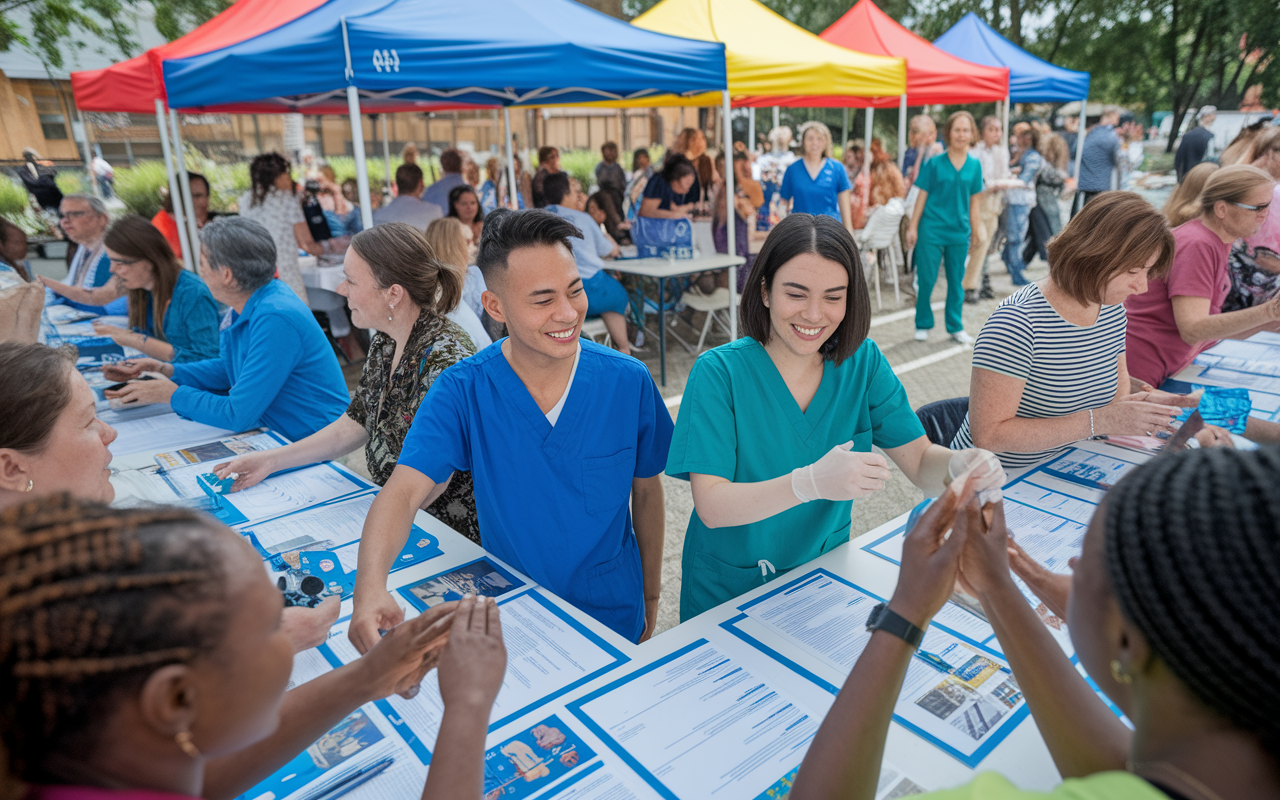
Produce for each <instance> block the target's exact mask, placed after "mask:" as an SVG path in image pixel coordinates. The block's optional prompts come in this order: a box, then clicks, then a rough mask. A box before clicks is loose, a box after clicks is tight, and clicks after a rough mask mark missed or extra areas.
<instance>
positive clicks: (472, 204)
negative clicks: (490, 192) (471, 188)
mask: <svg viewBox="0 0 1280 800" xmlns="http://www.w3.org/2000/svg"><path fill="white" fill-rule="evenodd" d="M454 208H456V209H457V210H458V219H460V220H462V221H463V222H465V223H467V224H468V225H470V224H471V222H472V221H473V220H474V219H475V218H476V214H478V213H480V201H479V200H478V199H476V195H475V192H463V193H462V194H460V195H458V199H457V201H456V202H455V203H454Z"/></svg>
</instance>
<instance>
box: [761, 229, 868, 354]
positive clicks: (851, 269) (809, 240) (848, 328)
mask: <svg viewBox="0 0 1280 800" xmlns="http://www.w3.org/2000/svg"><path fill="white" fill-rule="evenodd" d="M806 253H815V254H817V255H819V256H821V257H823V258H825V259H827V260H829V261H834V262H836V263H837V264H839V265H841V266H842V267H844V269H845V272H846V273H848V275H849V288H848V289H847V290H846V292H845V307H844V319H843V320H841V322H840V326H839V327H838V328H836V330H835V333H833V334H831V336H830V337H829V338H828V339H827V340H826V341H825V342H823V343H822V347H821V349H820V352H821V353H822V357H823V358H824V359H826V360H827V361H834V362H836V366H839V365H840V364H841V363H842V362H843V361H844V360H845V359H846V358H848V357H849V356H851V355H853V354H854V353H855V352H857V350H858V348H859V347H861V346H862V343H863V341H865V340H866V338H867V332H868V331H870V330H871V295H870V293H868V291H867V279H866V276H864V275H863V274H862V259H861V258H860V257H859V256H858V246H857V245H856V244H855V243H854V241H853V236H852V235H850V233H849V231H847V230H845V227H844V226H843V225H841V224H840V223H839V222H836V221H835V220H834V219H832V218H831V217H828V216H826V215H822V214H819V215H816V216H815V215H813V214H789V215H787V216H786V217H785V218H784V219H783V220H782V221H781V222H779V223H778V224H777V225H776V226H775V227H774V229H773V231H772V232H771V233H770V234H769V238H768V239H766V240H765V242H764V246H763V247H762V248H760V254H759V255H757V256H756V263H755V265H754V266H753V267H752V268H751V275H750V276H749V277H748V278H747V285H746V286H745V287H743V289H742V301H741V305H740V306H739V311H738V315H739V317H740V318H741V320H742V332H743V333H744V334H746V335H747V336H750V337H751V338H753V339H755V340H756V341H758V342H760V344H768V343H769V337H770V335H771V334H772V332H773V326H772V324H771V323H770V316H769V307H768V306H766V305H765V304H764V298H765V295H767V294H768V293H769V292H770V291H771V290H772V289H773V276H774V275H776V274H777V273H778V270H779V269H780V268H781V267H782V265H783V264H786V263H787V262H788V261H790V260H791V259H793V258H796V257H797V256H802V255H804V254H806Z"/></svg>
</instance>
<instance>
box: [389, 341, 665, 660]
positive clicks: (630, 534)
mask: <svg viewBox="0 0 1280 800" xmlns="http://www.w3.org/2000/svg"><path fill="white" fill-rule="evenodd" d="M671 430H672V425H671V415H670V414H669V413H668V412H667V408H666V406H665V405H664V404H663V401H662V396H661V395H660V394H659V393H658V388H657V386H656V385H654V382H653V378H652V376H650V375H649V370H648V369H647V368H646V367H645V366H644V365H643V364H641V363H640V362H639V361H636V360H635V359H634V358H631V357H630V356H624V355H622V354H621V353H618V352H616V351H614V350H610V349H608V348H605V347H601V346H600V345H597V344H595V343H594V342H590V341H587V340H583V341H582V345H581V351H580V352H579V355H578V364H577V372H576V374H575V375H574V377H573V380H572V383H571V384H570V387H569V392H568V396H567V397H566V398H565V403H564V408H563V410H562V411H561V413H560V416H559V419H558V420H557V421H556V424H555V425H554V426H553V425H552V424H551V423H550V422H549V421H548V420H547V417H546V414H544V413H543V411H542V409H541V408H539V407H538V404H537V402H535V401H534V399H533V397H532V395H530V394H529V390H528V389H527V388H525V385H524V383H523V382H522V381H521V380H520V377H519V376H518V375H516V373H515V371H514V370H512V368H511V365H510V364H509V363H508V362H507V359H506V357H505V356H503V354H502V341H497V342H494V343H493V344H492V345H491V346H489V347H487V348H485V349H484V350H483V351H481V352H480V353H477V354H476V355H475V356H472V357H471V358H468V359H466V360H464V361H460V362H458V363H457V364H455V365H453V366H452V367H450V368H449V369H447V370H445V371H444V372H443V373H441V375H440V377H439V378H437V379H436V382H435V383H434V384H433V385H432V387H431V391H430V392H428V393H427V395H426V398H425V399H424V400H423V401H422V405H421V406H420V407H419V408H418V413H417V416H416V417H415V418H414V421H413V425H412V427H410V429H409V434H408V436H406V438H405V442H404V447H403V449H402V450H401V453H400V461H399V465H400V466H407V467H410V468H412V469H415V470H417V471H418V472H421V473H422V474H424V475H426V476H427V477H429V478H430V479H431V480H433V481H436V482H437V483H439V482H442V481H444V480H445V479H447V478H448V477H449V475H450V473H452V472H453V471H455V470H470V472H471V475H472V479H473V482H474V484H475V498H476V514H477V517H478V518H479V521H480V537H481V544H482V545H483V546H484V548H485V550H488V551H489V552H490V553H492V554H493V555H495V556H497V557H498V558H500V559H502V560H503V561H506V562H507V563H508V564H510V565H511V566H513V567H515V568H516V569H518V570H520V571H521V572H524V573H525V574H526V575H528V576H529V577H531V578H533V579H534V580H535V581H537V582H538V583H540V584H542V585H543V586H545V587H547V588H548V589H549V590H550V591H552V592H554V593H556V594H558V595H560V596H561V597H563V598H564V599H565V600H568V601H569V602H570V603H572V604H574V605H575V606H577V607H578V608H580V609H582V610H583V611H585V612H586V613H588V614H590V615H591V616H592V617H594V618H595V619H597V620H599V621H600V622H602V623H604V624H605V625H607V626H609V627H610V628H611V629H613V630H614V631H616V632H617V633H618V634H619V635H622V636H625V637H627V638H628V639H630V640H631V641H635V640H636V639H638V638H639V636H640V634H641V633H642V632H643V630H644V585H643V576H642V572H641V568H640V554H639V549H638V547H637V544H636V537H635V532H634V530H633V529H632V526H631V511H630V499H631V481H632V479H633V478H650V477H653V476H654V475H657V474H659V473H660V472H661V471H662V467H663V465H664V464H665V463H666V458H667V449H668V446H669V444H670V442H671Z"/></svg>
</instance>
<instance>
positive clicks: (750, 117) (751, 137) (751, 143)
mask: <svg viewBox="0 0 1280 800" xmlns="http://www.w3.org/2000/svg"><path fill="white" fill-rule="evenodd" d="M755 149H756V107H755V106H752V107H751V108H748V109H747V150H748V151H750V152H755Z"/></svg>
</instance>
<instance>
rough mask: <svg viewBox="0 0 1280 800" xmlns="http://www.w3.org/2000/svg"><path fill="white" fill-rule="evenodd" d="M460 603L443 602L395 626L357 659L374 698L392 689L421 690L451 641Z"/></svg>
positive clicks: (411, 693) (411, 694)
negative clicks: (419, 687)
mask: <svg viewBox="0 0 1280 800" xmlns="http://www.w3.org/2000/svg"><path fill="white" fill-rule="evenodd" d="M458 605H459V604H458V603H441V604H440V605H438V606H433V607H431V608H429V609H427V610H426V611H424V612H422V613H421V614H419V615H418V616H416V617H414V618H413V619H411V620H409V621H408V622H405V623H403V624H400V625H397V626H395V627H394V628H392V629H391V630H390V631H388V632H387V635H386V636H383V637H382V638H381V639H379V640H378V642H377V644H375V645H374V646H373V647H371V648H369V652H367V653H365V654H364V656H363V657H361V658H360V660H359V661H358V662H356V663H358V664H360V665H361V666H362V668H363V670H364V672H365V676H364V678H363V680H364V681H366V685H367V686H369V692H370V697H371V698H372V699H375V700H381V699H382V698H384V697H386V696H388V695H390V694H391V693H392V692H395V693H396V694H399V695H400V696H401V697H404V698H406V699H411V698H413V697H414V696H415V695H416V694H417V693H418V684H420V683H422V678H423V677H424V676H425V675H426V674H427V673H428V672H429V671H431V669H432V668H433V667H435V666H436V664H437V663H439V661H440V654H441V651H442V650H443V649H444V647H445V645H447V644H448V642H449V636H450V632H451V629H452V627H453V615H454V612H455V610H456V609H457V608H458Z"/></svg>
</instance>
